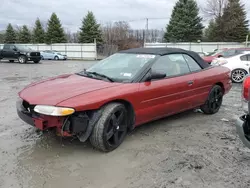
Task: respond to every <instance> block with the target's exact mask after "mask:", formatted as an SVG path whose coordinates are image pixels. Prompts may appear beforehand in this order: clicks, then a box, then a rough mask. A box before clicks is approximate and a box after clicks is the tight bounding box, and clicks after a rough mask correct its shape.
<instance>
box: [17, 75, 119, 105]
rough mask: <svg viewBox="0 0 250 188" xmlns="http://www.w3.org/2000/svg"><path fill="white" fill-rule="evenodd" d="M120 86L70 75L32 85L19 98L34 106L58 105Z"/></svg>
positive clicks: (21, 92) (20, 93)
mask: <svg viewBox="0 0 250 188" xmlns="http://www.w3.org/2000/svg"><path fill="white" fill-rule="evenodd" d="M120 84H121V83H111V82H105V81H103V80H96V79H91V78H87V77H83V76H79V75H76V74H69V75H62V76H58V77H55V78H50V79H47V80H42V81H39V82H36V83H33V84H30V85H28V86H27V87H25V88H24V89H23V90H22V91H20V92H19V96H20V97H21V98H22V99H24V100H26V101H28V102H29V103H30V104H33V105H35V104H42V105H57V104H58V103H60V102H62V101H65V100H67V99H70V98H72V97H75V96H77V95H81V94H86V93H89V92H93V91H96V90H100V89H105V88H109V87H115V86H118V85H120Z"/></svg>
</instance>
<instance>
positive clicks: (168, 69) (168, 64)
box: [152, 54, 190, 77]
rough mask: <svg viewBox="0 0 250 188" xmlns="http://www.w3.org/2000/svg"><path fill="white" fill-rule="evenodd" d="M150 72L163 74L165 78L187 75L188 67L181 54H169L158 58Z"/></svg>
mask: <svg viewBox="0 0 250 188" xmlns="http://www.w3.org/2000/svg"><path fill="white" fill-rule="evenodd" d="M152 71H157V72H164V73H166V76H167V77H168V76H176V75H181V74H186V73H189V72H190V70H189V67H188V65H187V62H186V60H185V59H184V57H183V55H182V54H170V55H165V56H162V57H160V58H159V59H158V60H157V61H156V62H155V63H154V64H153V65H152Z"/></svg>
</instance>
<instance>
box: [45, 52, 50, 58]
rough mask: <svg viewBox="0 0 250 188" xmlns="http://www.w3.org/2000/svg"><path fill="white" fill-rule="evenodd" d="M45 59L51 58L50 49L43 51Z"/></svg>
mask: <svg viewBox="0 0 250 188" xmlns="http://www.w3.org/2000/svg"><path fill="white" fill-rule="evenodd" d="M45 55H46V59H51V52H50V50H46V51H45Z"/></svg>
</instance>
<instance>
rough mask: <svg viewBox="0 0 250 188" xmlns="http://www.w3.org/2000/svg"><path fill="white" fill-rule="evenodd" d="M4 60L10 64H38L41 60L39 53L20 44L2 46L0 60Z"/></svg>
mask: <svg viewBox="0 0 250 188" xmlns="http://www.w3.org/2000/svg"><path fill="white" fill-rule="evenodd" d="M1 59H6V60H9V61H10V62H14V61H15V60H17V61H18V62H19V63H21V64H24V63H27V62H28V61H33V62H34V63H39V62H40V60H41V56H40V52H37V51H34V50H32V49H31V48H29V47H28V46H25V45H21V44H4V45H3V49H2V50H0V60H1Z"/></svg>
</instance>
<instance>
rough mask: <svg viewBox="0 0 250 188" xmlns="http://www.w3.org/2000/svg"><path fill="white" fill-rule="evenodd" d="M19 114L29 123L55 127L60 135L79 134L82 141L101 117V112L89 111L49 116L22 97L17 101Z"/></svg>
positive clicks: (44, 128)
mask: <svg viewBox="0 0 250 188" xmlns="http://www.w3.org/2000/svg"><path fill="white" fill-rule="evenodd" d="M16 109H17V114H18V116H19V117H20V118H21V119H22V120H23V121H24V122H26V123H27V124H29V125H31V126H34V127H36V128H38V129H39V130H42V131H43V130H46V129H49V128H55V129H56V130H57V135H59V136H77V137H78V138H79V140H80V141H81V142H85V141H86V140H87V139H88V137H89V136H90V134H91V132H92V129H93V127H94V125H95V123H96V122H97V120H98V119H99V117H100V115H101V112H100V111H99V110H96V111H88V112H76V113H74V114H73V115H70V116H67V117H58V116H48V115H42V114H38V113H36V112H35V111H34V105H30V104H29V103H28V102H27V101H24V100H22V99H20V100H18V101H17V102H16Z"/></svg>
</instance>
